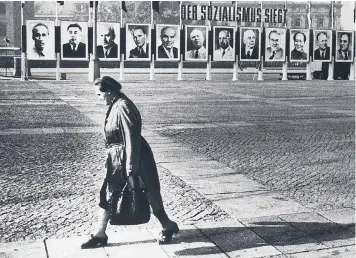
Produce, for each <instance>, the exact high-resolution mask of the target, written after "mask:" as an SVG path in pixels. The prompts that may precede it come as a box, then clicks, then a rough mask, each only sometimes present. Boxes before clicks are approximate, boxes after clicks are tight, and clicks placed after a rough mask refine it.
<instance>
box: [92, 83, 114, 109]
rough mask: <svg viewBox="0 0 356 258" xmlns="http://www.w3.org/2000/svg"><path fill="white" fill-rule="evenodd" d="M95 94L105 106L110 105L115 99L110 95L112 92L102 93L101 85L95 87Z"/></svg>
mask: <svg viewBox="0 0 356 258" xmlns="http://www.w3.org/2000/svg"><path fill="white" fill-rule="evenodd" d="M95 93H96V95H97V96H98V98H99V100H100V101H102V102H104V103H105V105H110V102H111V101H112V99H113V97H112V94H111V93H110V91H108V92H102V91H100V89H99V85H95Z"/></svg>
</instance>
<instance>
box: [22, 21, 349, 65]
mask: <svg viewBox="0 0 356 258" xmlns="http://www.w3.org/2000/svg"><path fill="white" fill-rule="evenodd" d="M60 28H61V30H60V33H61V35H60V39H61V59H62V60H87V59H88V42H87V41H88V24H87V22H73V21H62V22H61V26H60ZM97 31H98V33H97V46H96V50H97V55H98V58H99V59H100V60H120V24H119V23H104V22H99V23H98V30H97ZM184 31H185V35H180V32H181V30H180V26H178V25H164V24H157V25H156V42H157V44H156V60H158V61H159V60H161V61H178V60H180V56H181V54H184V58H185V60H187V61H207V60H208V46H207V44H208V42H209V38H208V36H209V33H208V27H207V26H190V25H186V28H185V30H184ZM235 31H236V28H235V27H229V26H214V27H213V44H214V46H213V60H214V61H234V60H235V56H236V54H238V55H239V57H240V60H241V61H260V60H261V45H262V44H261V31H262V29H261V28H247V27H242V28H240V35H239V36H240V42H239V46H240V49H239V50H238V51H236V50H235V46H236V44H235V40H236V39H235ZM313 32H314V33H313V37H314V38H313V42H314V44H313V49H309V45H310V44H309V42H310V38H309V37H310V34H309V30H306V29H305V30H303V29H290V30H289V33H290V35H289V39H290V42H289V46H290V49H289V50H288V49H287V48H286V46H287V44H286V43H287V42H286V39H287V37H286V36H287V35H286V34H287V30H286V29H283V28H266V29H265V37H266V38H265V42H266V44H265V50H264V51H265V55H264V60H265V61H268V62H276V61H277V62H281V61H282V62H283V61H285V58H286V51H289V52H287V53H288V56H289V61H291V62H308V61H309V56H310V54H312V56H313V61H323V62H331V58H332V55H331V49H333V47H334V46H332V42H333V41H332V31H331V30H314V31H313ZM150 33H151V26H150V25H149V24H126V53H125V54H126V55H125V56H126V60H140V61H141V60H150V56H151V47H150V39H151V35H150ZM27 35H28V36H27V58H28V59H29V60H40V59H42V60H54V59H55V58H56V57H55V33H54V22H53V21H39V20H28V21H27ZM181 36H184V40H185V41H184V42H185V53H181V49H180V38H181ZM353 40H354V35H353V31H337V32H336V46H335V47H336V49H335V60H336V61H338V62H352V61H353V56H354V53H353V47H352V46H353V44H354V42H353ZM309 51H313V52H312V53H310V52H309Z"/></svg>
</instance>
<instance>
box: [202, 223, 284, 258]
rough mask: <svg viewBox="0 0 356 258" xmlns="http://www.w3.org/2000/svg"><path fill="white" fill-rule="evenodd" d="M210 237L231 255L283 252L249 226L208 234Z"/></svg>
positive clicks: (253, 255) (263, 255)
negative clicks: (232, 230)
mask: <svg viewBox="0 0 356 258" xmlns="http://www.w3.org/2000/svg"><path fill="white" fill-rule="evenodd" d="M208 237H209V238H210V239H211V240H212V241H213V242H214V243H215V244H216V245H217V246H218V247H219V248H220V249H221V250H223V251H224V252H225V253H226V254H227V255H228V256H229V257H239V258H241V257H246V258H254V257H265V256H271V255H277V254H281V252H280V251H278V250H277V249H276V248H275V247H273V246H271V245H269V244H268V243H266V241H264V240H263V239H262V238H260V237H259V236H258V235H256V234H255V233H254V232H252V231H251V230H250V229H248V228H241V229H240V230H237V231H234V232H228V233H222V234H212V235H210V234H208Z"/></svg>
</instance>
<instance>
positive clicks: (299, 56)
mask: <svg viewBox="0 0 356 258" xmlns="http://www.w3.org/2000/svg"><path fill="white" fill-rule="evenodd" d="M307 59H308V55H307V53H305V52H300V51H298V50H296V49H295V48H294V49H293V50H292V52H291V60H307Z"/></svg>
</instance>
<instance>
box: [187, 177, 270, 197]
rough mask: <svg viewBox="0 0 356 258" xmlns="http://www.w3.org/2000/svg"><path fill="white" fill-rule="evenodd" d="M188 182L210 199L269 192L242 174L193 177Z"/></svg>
mask: <svg viewBox="0 0 356 258" xmlns="http://www.w3.org/2000/svg"><path fill="white" fill-rule="evenodd" d="M223 172H224V171H223ZM186 181H187V182H188V183H189V184H190V185H191V186H192V187H194V188H195V189H196V190H197V191H199V192H200V193H202V194H204V195H207V196H208V198H210V197H209V195H213V194H224V193H225V194H226V193H244V192H248V193H250V192H257V191H266V190H267V188H266V187H264V186H262V185H261V184H259V183H257V182H255V181H253V180H251V179H248V178H247V177H246V176H244V175H241V174H233V175H231V174H230V175H229V174H227V175H224V174H222V173H221V174H218V175H212V176H210V175H206V176H201V175H200V176H195V175H192V177H191V178H190V179H186Z"/></svg>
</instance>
